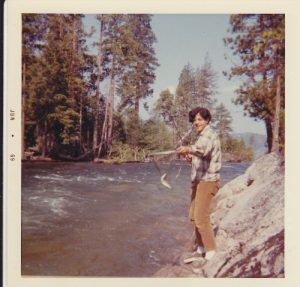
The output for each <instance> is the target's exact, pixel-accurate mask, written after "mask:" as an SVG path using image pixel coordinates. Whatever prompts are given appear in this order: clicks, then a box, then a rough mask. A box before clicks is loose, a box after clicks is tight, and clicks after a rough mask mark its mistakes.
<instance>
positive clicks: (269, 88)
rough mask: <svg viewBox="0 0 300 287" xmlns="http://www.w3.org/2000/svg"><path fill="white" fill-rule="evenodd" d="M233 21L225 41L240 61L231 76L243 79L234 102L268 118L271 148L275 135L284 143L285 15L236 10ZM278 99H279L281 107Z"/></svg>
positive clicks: (253, 113) (251, 113)
mask: <svg viewBox="0 0 300 287" xmlns="http://www.w3.org/2000/svg"><path fill="white" fill-rule="evenodd" d="M230 25H231V29H230V32H231V35H230V36H229V37H227V38H226V39H224V42H225V44H226V45H227V46H229V47H230V48H231V49H232V51H233V54H234V55H236V56H238V57H239V59H240V64H238V65H235V66H234V67H233V68H231V71H230V74H229V78H231V77H239V78H241V79H243V84H242V85H241V86H240V88H239V89H238V90H237V95H238V96H237V98H236V99H235V100H234V102H235V104H239V105H243V106H244V110H245V112H246V114H248V115H250V116H251V117H254V118H257V119H262V120H264V121H265V123H266V127H267V137H268V143H269V151H271V150H272V149H273V148H274V147H273V145H274V142H273V139H274V138H277V137H278V136H279V138H280V140H279V143H280V144H284V137H282V135H283V134H284V133H283V132H282V129H283V121H282V118H283V115H284V96H285V94H284V81H285V74H284V66H285V58H284V54H285V17H284V15H283V14H236V15H232V16H231V18H230ZM278 79H279V81H278ZM276 102H278V103H279V102H280V105H279V106H278V107H277V106H276ZM280 119H281V120H280ZM278 121H279V131H278V130H276V126H278Z"/></svg>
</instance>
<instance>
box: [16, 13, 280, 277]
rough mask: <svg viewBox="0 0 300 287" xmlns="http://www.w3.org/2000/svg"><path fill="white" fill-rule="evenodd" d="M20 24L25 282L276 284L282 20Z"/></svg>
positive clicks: (79, 18) (145, 17) (67, 18)
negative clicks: (246, 280)
mask: <svg viewBox="0 0 300 287" xmlns="http://www.w3.org/2000/svg"><path fill="white" fill-rule="evenodd" d="M95 11H96V10H95ZM21 16H22V19H21V21H22V31H21V32H22V33H21V34H22V35H21V36H22V42H21V45H22V63H21V69H22V80H21V81H22V86H21V90H22V114H21V119H22V121H21V122H22V123H21V133H22V134H21V140H22V150H21V155H22V163H21V175H22V177H21V274H22V276H31V277H35V276H65V277H70V276H78V277H87V276H94V277H95V276H96V277H102V278H116V277H117V278H118V277H125V278H145V277H147V278H149V277H150V278H158V277H159V278H165V277H168V278H187V277H194V278H283V277H285V260H284V258H285V254H284V246H285V240H284V180H285V15H284V14H273V13H268V14H267V13H265V14H163V13H162V14H156V13H153V14H137V13H136V14H135V13H132V14H131V13H127V14H118V13H116V14H108V13H107V14H84V13H83V14H64V13H22V15H21Z"/></svg>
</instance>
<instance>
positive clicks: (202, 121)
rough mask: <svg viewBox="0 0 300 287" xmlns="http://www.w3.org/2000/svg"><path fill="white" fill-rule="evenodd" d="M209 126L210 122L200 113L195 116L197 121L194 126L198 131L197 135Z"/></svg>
mask: <svg viewBox="0 0 300 287" xmlns="http://www.w3.org/2000/svg"><path fill="white" fill-rule="evenodd" d="M207 124H208V121H207V120H205V119H203V118H202V117H201V115H200V114H199V113H198V114H197V115H196V116H195V119H194V121H193V126H194V128H195V130H196V131H197V133H200V132H201V131H203V129H204V128H205V127H206V126H207Z"/></svg>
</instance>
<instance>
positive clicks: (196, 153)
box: [190, 125, 221, 182]
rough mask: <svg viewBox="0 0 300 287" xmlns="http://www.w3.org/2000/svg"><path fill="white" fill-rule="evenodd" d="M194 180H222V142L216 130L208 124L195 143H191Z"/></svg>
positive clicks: (192, 175) (192, 176)
mask: <svg viewBox="0 0 300 287" xmlns="http://www.w3.org/2000/svg"><path fill="white" fill-rule="evenodd" d="M190 154H192V155H193V157H192V171H191V180H192V182H198V181H217V180H220V170H221V144H220V140H219V137H218V135H217V134H216V132H215V131H214V130H213V129H212V128H211V127H210V126H209V125H207V126H206V127H205V128H204V129H203V130H202V131H201V132H200V134H199V136H198V138H197V140H196V142H195V144H193V145H190Z"/></svg>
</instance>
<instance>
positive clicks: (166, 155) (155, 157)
mask: <svg viewBox="0 0 300 287" xmlns="http://www.w3.org/2000/svg"><path fill="white" fill-rule="evenodd" d="M192 131H193V128H192V127H191V128H190V129H189V130H188V131H187V132H186V133H185V134H184V135H183V137H181V135H180V134H179V136H180V140H179V141H178V143H177V145H176V148H177V147H179V146H181V145H183V144H185V141H186V139H187V138H188V137H189V135H190V134H191V133H192ZM148 156H149V157H151V158H152V161H153V163H154V166H155V167H156V168H157V170H158V171H159V173H160V174H161V177H160V181H161V184H162V185H163V186H165V187H167V188H169V189H172V186H171V185H170V184H169V182H168V181H167V176H168V173H169V170H170V168H171V167H172V163H173V161H174V160H175V159H176V158H178V155H177V151H176V150H167V151H160V152H154V153H151V154H149V155H148ZM163 161H168V162H169V164H168V168H167V169H166V171H164V172H163V171H162V169H161V167H160V164H159V162H163ZM180 172H181V167H180V168H179V171H178V172H177V175H176V177H175V178H178V176H179V174H180Z"/></svg>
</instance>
